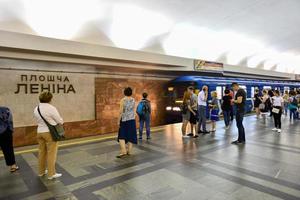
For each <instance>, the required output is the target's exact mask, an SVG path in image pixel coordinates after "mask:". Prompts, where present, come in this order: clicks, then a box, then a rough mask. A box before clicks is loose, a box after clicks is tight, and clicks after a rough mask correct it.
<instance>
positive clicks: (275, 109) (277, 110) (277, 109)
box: [272, 108, 280, 114]
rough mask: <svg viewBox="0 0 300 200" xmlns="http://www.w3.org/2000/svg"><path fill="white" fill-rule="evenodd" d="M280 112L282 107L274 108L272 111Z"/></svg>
mask: <svg viewBox="0 0 300 200" xmlns="http://www.w3.org/2000/svg"><path fill="white" fill-rule="evenodd" d="M279 112H280V109H279V108H273V109H272V113H276V114H278V113H279Z"/></svg>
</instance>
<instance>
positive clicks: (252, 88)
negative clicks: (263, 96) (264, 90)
mask: <svg viewBox="0 0 300 200" xmlns="http://www.w3.org/2000/svg"><path fill="white" fill-rule="evenodd" d="M255 89H256V88H255V87H251V97H254V93H255Z"/></svg>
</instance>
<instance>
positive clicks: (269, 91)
mask: <svg viewBox="0 0 300 200" xmlns="http://www.w3.org/2000/svg"><path fill="white" fill-rule="evenodd" d="M268 95H269V97H270V106H269V113H270V115H269V117H272V116H273V112H272V109H273V103H272V100H273V96H274V91H273V90H272V89H270V90H268Z"/></svg>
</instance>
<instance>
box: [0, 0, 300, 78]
mask: <svg viewBox="0 0 300 200" xmlns="http://www.w3.org/2000/svg"><path fill="white" fill-rule="evenodd" d="M299 10H300V1H299V0H226V1H224V0H163V1H162V0H131V1H130V0H0V30H7V31H14V32H20V33H27V34H33V35H39V36H45V37H51V38H59V39H66V40H74V41H80V42H86V43H93V44H100V45H107V46H114V47H119V48H126V49H134V50H142V51H148V52H155V53H161V54H167V55H175V56H181V57H189V58H197V59H206V60H210V61H218V62H223V63H227V64H230V65H237V66H241V67H251V68H260V69H267V70H276V71H280V72H289V73H299V74H300V37H299V36H300V28H299V27H300V12H299Z"/></svg>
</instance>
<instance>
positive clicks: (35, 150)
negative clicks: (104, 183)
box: [0, 127, 164, 158]
mask: <svg viewBox="0 0 300 200" xmlns="http://www.w3.org/2000/svg"><path fill="white" fill-rule="evenodd" d="M162 129H164V127H157V128H153V129H152V131H153V132H156V131H159V130H162ZM116 138H117V136H116V135H114V136H113V135H112V136H106V137H101V138H94V139H88V140H81V141H76V142H66V143H62V144H58V147H67V146H72V145H77V144H85V143H92V142H97V141H103V140H108V139H116ZM37 151H38V148H33V149H28V150H21V151H15V155H19V154H24V153H33V152H37ZM3 156H4V155H3V154H2V153H0V158H2V157H3Z"/></svg>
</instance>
